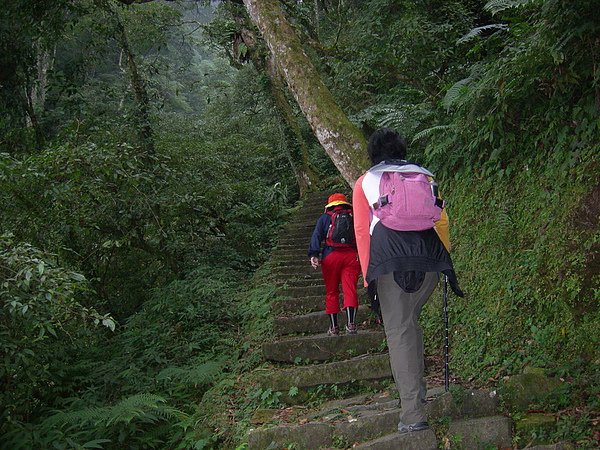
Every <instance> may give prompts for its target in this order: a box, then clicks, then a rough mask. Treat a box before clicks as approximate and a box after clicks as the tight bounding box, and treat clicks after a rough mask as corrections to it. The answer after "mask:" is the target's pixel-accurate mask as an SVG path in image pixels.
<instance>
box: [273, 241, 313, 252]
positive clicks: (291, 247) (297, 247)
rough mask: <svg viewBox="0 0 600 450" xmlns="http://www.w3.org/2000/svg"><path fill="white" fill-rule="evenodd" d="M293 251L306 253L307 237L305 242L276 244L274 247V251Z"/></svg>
mask: <svg viewBox="0 0 600 450" xmlns="http://www.w3.org/2000/svg"><path fill="white" fill-rule="evenodd" d="M286 250H287V251H293V252H295V253H298V254H303V255H306V254H307V252H308V238H307V240H306V241H305V242H303V243H302V242H297V243H291V244H277V247H276V249H275V251H276V252H280V251H286Z"/></svg>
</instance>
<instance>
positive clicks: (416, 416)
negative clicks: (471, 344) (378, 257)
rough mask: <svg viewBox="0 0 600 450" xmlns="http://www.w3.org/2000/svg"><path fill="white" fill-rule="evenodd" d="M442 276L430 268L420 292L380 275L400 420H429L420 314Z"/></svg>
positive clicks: (378, 286)
mask: <svg viewBox="0 0 600 450" xmlns="http://www.w3.org/2000/svg"><path fill="white" fill-rule="evenodd" d="M438 280H439V275H438V273H437V272H427V273H426V274H425V280H424V281H423V284H422V285H421V288H420V289H419V290H418V291H417V292H413V293H408V292H405V291H404V290H403V289H402V288H401V287H400V286H398V284H397V283H396V281H395V280H394V274H393V273H389V274H386V275H383V276H381V277H379V278H378V279H377V295H378V297H379V303H380V304H381V315H382V316H383V324H384V326H385V335H386V338H387V343H388V348H389V352H390V364H391V366H392V374H393V375H394V381H395V382H396V388H397V389H398V392H399V393H400V401H401V405H402V411H401V413H400V421H401V422H403V423H404V424H407V425H408V424H413V423H416V422H423V421H425V420H427V417H426V415H425V409H424V404H425V397H426V394H427V387H426V384H425V378H424V371H425V362H424V355H423V330H422V329H421V326H420V325H419V315H420V314H421V309H422V308H423V305H425V303H426V302H427V300H429V297H430V296H431V294H432V292H433V290H434V289H435V286H436V285H437V283H438Z"/></svg>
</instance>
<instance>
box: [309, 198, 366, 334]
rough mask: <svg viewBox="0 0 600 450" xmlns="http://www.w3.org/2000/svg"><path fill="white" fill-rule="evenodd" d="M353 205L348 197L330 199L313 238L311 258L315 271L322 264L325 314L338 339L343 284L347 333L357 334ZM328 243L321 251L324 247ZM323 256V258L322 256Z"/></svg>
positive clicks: (356, 254)
mask: <svg viewBox="0 0 600 450" xmlns="http://www.w3.org/2000/svg"><path fill="white" fill-rule="evenodd" d="M353 220H354V219H353V215H352V205H351V204H350V203H348V200H347V198H346V196H345V195H344V194H340V193H335V194H332V195H330V196H329V198H328V199H327V204H326V205H325V212H324V213H323V214H321V216H320V217H319V219H318V220H317V223H316V225H315V229H314V231H313V233H312V237H311V239H310V245H309V249H308V256H309V257H310V264H311V265H312V267H313V268H314V269H316V268H317V267H318V266H319V265H321V270H322V272H323V280H324V281H325V291H326V293H325V314H327V315H328V317H329V329H328V330H327V334H328V335H329V336H338V335H339V334H340V327H339V326H338V313H339V312H340V300H339V294H340V291H339V286H340V283H341V284H342V292H343V297H344V305H343V307H344V309H345V310H346V315H347V321H346V333H348V334H356V332H357V330H356V310H357V309H358V294H357V292H356V284H357V282H358V275H359V274H360V264H359V262H358V253H357V251H356V243H355V236H354V223H353ZM323 243H324V246H323V249H322V250H321V244H323ZM319 255H320V257H319Z"/></svg>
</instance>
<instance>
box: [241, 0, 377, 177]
mask: <svg viewBox="0 0 600 450" xmlns="http://www.w3.org/2000/svg"><path fill="white" fill-rule="evenodd" d="M243 1H244V5H245V6H246V9H247V10H248V13H249V14H250V18H251V19H252V21H253V22H254V24H255V25H256V26H257V27H258V29H259V30H260V32H261V33H262V35H263V38H264V39H265V42H266V43H267V45H268V47H269V49H270V50H271V54H272V55H273V57H274V59H275V61H276V63H277V65H278V66H279V68H280V70H281V73H282V74H283V76H284V78H285V80H286V82H287V84H288V86H289V88H290V91H291V92H292V94H293V96H294V98H295V99H296V101H297V102H298V105H299V106H300V109H301V110H302V112H303V113H304V115H305V116H306V119H307V120H308V123H309V124H310V126H311V128H312V130H313V132H314V134H315V136H316V137H317V139H318V140H319V142H320V143H321V145H322V146H323V148H324V149H325V152H326V153H327V154H328V155H329V157H330V158H331V160H332V161H333V163H334V164H335V166H336V167H337V169H338V170H339V171H340V173H341V174H342V176H343V177H344V179H345V180H346V181H347V182H348V184H350V185H353V184H354V181H355V180H356V179H357V178H358V177H359V176H360V175H361V173H362V172H363V170H364V169H365V168H366V167H368V160H367V154H366V140H365V137H364V136H363V134H362V132H361V131H360V130H359V129H358V128H357V127H356V126H354V125H353V124H352V123H351V122H350V121H349V120H348V117H347V116H346V114H345V113H344V112H343V111H342V109H341V108H340V107H339V105H338V104H337V102H336V101H335V99H334V98H333V95H332V94H331V92H330V91H329V89H327V86H325V84H324V83H323V80H322V79H321V77H320V75H319V73H318V72H317V70H316V68H315V67H314V66H313V64H312V63H311V61H310V59H309V58H308V56H307V55H306V53H305V52H304V50H303V49H302V45H301V43H300V39H299V38H298V36H297V35H296V33H295V31H294V29H293V28H292V27H291V26H290V24H289V22H288V21H287V19H286V18H285V16H284V14H283V11H282V9H281V7H280V6H279V3H278V2H277V0H243Z"/></svg>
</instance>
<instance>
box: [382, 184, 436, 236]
mask: <svg viewBox="0 0 600 450" xmlns="http://www.w3.org/2000/svg"><path fill="white" fill-rule="evenodd" d="M443 207H444V203H443V201H442V200H441V199H439V198H438V197H437V183H435V182H434V181H431V182H430V181H429V178H428V177H427V175H425V174H423V173H416V172H383V173H382V174H381V181H380V182H379V201H378V202H377V203H375V204H374V205H373V214H374V215H375V216H376V217H378V218H379V220H380V221H381V223H382V224H383V225H385V226H386V227H387V228H391V229H393V230H398V231H421V230H427V229H429V228H433V226H434V224H435V222H436V221H437V220H439V219H440V215H441V212H442V208H443Z"/></svg>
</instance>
